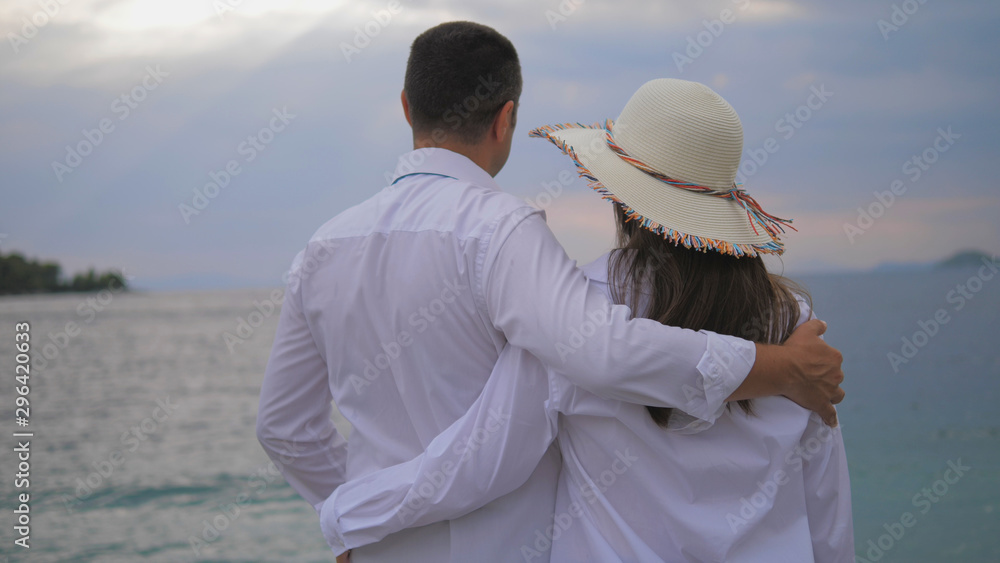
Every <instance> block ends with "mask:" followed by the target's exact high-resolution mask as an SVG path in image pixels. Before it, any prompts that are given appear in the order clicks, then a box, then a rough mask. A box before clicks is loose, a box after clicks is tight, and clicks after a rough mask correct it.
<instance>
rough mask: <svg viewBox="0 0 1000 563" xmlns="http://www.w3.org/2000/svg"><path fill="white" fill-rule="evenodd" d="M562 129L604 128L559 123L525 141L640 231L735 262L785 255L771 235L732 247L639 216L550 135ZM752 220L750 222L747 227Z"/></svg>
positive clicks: (535, 130)
mask: <svg viewBox="0 0 1000 563" xmlns="http://www.w3.org/2000/svg"><path fill="white" fill-rule="evenodd" d="M564 129H604V126H603V125H602V124H600V123H595V124H593V125H583V124H582V123H562V124H556V125H545V126H543V127H538V128H537V129H532V130H531V131H530V132H528V136H529V137H537V138H539V139H548V140H549V141H550V142H551V143H552V144H553V145H555V146H556V147H558V148H559V150H561V151H562V152H563V154H565V155H566V156H568V157H570V159H572V160H573V163H574V164H575V165H576V168H577V172H578V173H579V175H580V177H581V178H584V179H585V180H587V185H588V186H590V188H591V189H593V190H594V191H596V192H597V193H598V194H600V196H601V198H602V199H605V200H607V201H611V202H614V203H617V204H618V205H621V206H622V209H624V210H625V214H626V215H627V216H628V219H629V220H630V221H640V224H641V226H642V227H643V228H644V229H647V230H650V231H652V232H654V233H657V234H659V235H662V236H663V238H664V239H666V240H667V241H669V242H671V243H673V244H675V245H680V246H683V247H685V248H690V249H692V250H698V251H701V252H708V251H714V252H721V253H723V254H729V255H731V256H735V257H737V258H742V257H744V256H750V257H757V256H759V255H761V254H773V255H780V254H781V253H783V252H784V251H785V245H784V244H783V243H782V242H781V241H779V240H777V239H776V238H774V236H773V235H772V240H771V241H770V242H767V243H762V244H736V243H731V242H727V241H724V240H719V239H714V238H708V237H698V236H694V235H688V234H685V233H682V232H680V231H676V230H674V229H671V228H670V227H666V226H664V225H661V224H659V223H657V222H656V221H653V220H652V219H650V218H648V217H645V216H643V215H642V214H641V213H639V212H638V211H636V210H634V209H632V208H631V207H629V206H628V204H626V203H625V202H624V201H622V200H621V199H619V198H618V196H616V195H615V194H613V193H611V191H609V190H608V189H607V188H606V187H605V186H604V184H602V183H601V181H600V180H598V179H597V177H596V176H594V173H593V172H591V171H590V169H588V168H587V167H586V166H584V164H583V163H582V162H580V158H579V157H578V156H577V155H576V152H575V151H574V150H573V147H570V146H569V145H567V144H566V142H565V141H563V140H561V139H558V138H556V137H554V136H553V135H552V133H554V132H556V131H562V130H564ZM752 222H753V218H751V223H752Z"/></svg>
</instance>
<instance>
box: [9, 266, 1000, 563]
mask: <svg viewBox="0 0 1000 563" xmlns="http://www.w3.org/2000/svg"><path fill="white" fill-rule="evenodd" d="M972 278H977V279H978V281H973V282H971V283H970V280H971V279H972ZM801 281H803V282H804V283H805V284H806V285H807V287H808V288H809V289H810V290H811V292H812V296H813V298H814V301H815V309H816V311H817V312H818V314H819V315H820V317H821V318H823V319H825V320H826V321H828V322H829V324H830V330H829V332H828V335H827V339H828V341H829V342H831V343H833V344H834V345H835V346H837V347H839V348H840V349H841V350H842V351H843V352H844V355H845V358H846V359H845V372H846V373H847V377H848V380H847V382H846V384H845V388H846V389H847V392H848V398H847V400H846V401H845V402H844V403H843V404H842V405H841V407H840V416H841V424H842V426H843V431H844V436H845V440H846V443H847V449H848V458H849V462H850V469H851V480H852V494H853V499H854V523H855V535H856V538H857V544H856V554H857V555H858V557H859V559H858V560H859V561H861V560H862V559H860V558H864V560H878V561H905V562H935V563H936V562H943V561H967V562H996V561H1000V447H998V446H1000V414H998V408H997V406H998V400H1000V397H998V390H1000V336H998V335H1000V276H997V277H996V278H995V279H991V280H983V279H981V278H978V272H977V270H975V269H971V270H947V271H935V272H931V273H922V274H850V275H846V274H845V275H836V276H832V275H831V276H813V277H808V278H802V279H801ZM959 285H964V286H966V289H965V291H966V294H967V295H968V296H969V297H964V296H963V297H958V296H959V295H961V294H960V293H950V292H952V291H953V290H956V286H959ZM975 288H978V290H977V291H972V290H973V289H975ZM272 291H273V290H257V291H255V290H238V291H222V292H189V293H129V294H119V295H110V294H105V295H104V296H94V295H90V296H87V295H58V296H35V297H14V298H3V299H0V372H2V373H3V374H4V382H3V384H2V385H0V413H3V420H4V421H5V422H3V423H2V426H3V427H4V429H5V432H4V438H3V445H2V447H3V451H4V452H5V453H4V455H3V456H0V474H2V479H0V498H2V499H3V516H2V517H0V521H2V522H3V525H2V526H0V562H2V561H4V560H5V559H6V560H9V561H38V562H46V561H108V562H119V561H164V562H167V561H170V562H173V561H331V560H332V559H333V558H332V556H331V554H330V553H329V552H328V551H327V549H326V546H325V543H324V542H323V539H322V536H321V535H320V533H319V529H318V524H317V519H316V517H315V513H314V512H313V510H312V508H311V507H310V506H308V505H307V504H306V503H305V501H303V500H301V498H299V497H298V496H297V495H296V493H295V492H294V491H293V490H292V489H291V488H290V487H289V486H288V485H286V484H285V482H284V480H283V479H282V478H281V477H279V476H276V474H275V472H274V471H273V469H272V468H271V466H270V464H269V462H268V460H267V458H266V456H265V455H264V453H263V452H262V451H261V449H260V447H259V446H258V444H257V441H256V438H255V436H254V421H255V414H256V409H257V394H258V390H259V386H260V381H261V377H262V374H263V371H264V366H265V364H266V361H267V356H268V353H269V350H270V344H271V341H272V339H273V336H274V330H275V327H276V325H277V318H278V312H277V309H276V308H275V310H273V311H271V312H270V313H268V311H269V307H268V302H269V299H270V298H271V297H272ZM88 299H90V301H88ZM963 302H964V303H963ZM960 304H962V306H961V308H959V305H960ZM939 310H943V311H944V315H945V316H941V313H939ZM254 311H258V312H257V313H254ZM935 315H938V317H939V319H944V318H945V317H947V320H946V321H945V322H938V326H937V327H936V330H935V327H934V326H933V324H929V323H928V322H927V321H928V320H930V319H934V318H935ZM240 319H243V320H245V321H247V326H245V327H244V331H243V332H242V334H241V336H245V337H246V338H241V339H240V340H233V339H230V340H229V341H228V342H227V339H226V337H225V334H226V333H230V334H232V335H234V336H237V335H240V333H238V332H237V327H238V325H239V324H240ZM25 320H26V321H28V322H30V323H31V335H32V342H33V344H34V346H33V353H34V355H35V356H36V358H38V359H37V360H36V365H35V367H34V371H33V372H32V376H31V379H30V382H31V393H30V395H29V398H30V407H31V412H30V422H29V426H28V427H27V428H19V427H17V426H16V425H15V422H14V391H13V387H14V383H13V381H12V380H13V366H14V362H15V360H14V352H13V342H14V324H15V323H16V322H19V321H25ZM921 321H923V327H924V328H922V327H921V324H919V323H920V322H921ZM70 322H72V323H75V324H76V325H77V326H78V328H79V331H75V330H70V331H68V332H69V333H72V334H67V331H66V325H67V323H70ZM935 322H937V321H935ZM252 324H253V325H258V326H256V327H255V328H254V327H251V326H250V325H252ZM248 329H249V330H250V332H251V333H250V334H248V333H247V330H248ZM918 331H923V332H926V333H933V334H927V335H926V337H925V336H920V335H919V334H917V335H916V336H915V333H918ZM904 337H905V338H907V339H909V340H910V341H915V343H914V345H913V346H914V347H913V349H912V350H910V349H909V348H907V349H906V350H904V349H903V348H904V342H903V340H902V339H903V338H904ZM47 344H49V346H46V345H47ZM904 351H905V352H906V355H904ZM890 353H895V354H899V356H900V358H902V359H905V360H906V362H905V363H902V362H898V363H897V365H896V366H895V368H896V369H894V367H893V362H892V361H891V360H890V358H889V356H888V355H889V354H890ZM45 356H48V357H47V358H46V357H45ZM907 356H912V357H907ZM338 424H339V425H340V426H342V427H345V428H346V425H345V424H344V423H343V421H338ZM19 430H30V431H33V432H34V437H33V438H31V457H30V464H31V467H30V489H28V491H29V492H30V494H31V512H30V517H31V520H30V526H31V535H30V545H31V548H30V550H25V549H23V548H20V547H17V546H15V545H14V543H13V542H14V539H15V537H16V536H15V532H14V529H13V518H14V515H13V510H14V507H15V506H16V504H15V499H16V495H17V494H18V493H20V492H24V489H15V487H14V475H15V473H17V467H16V459H15V458H14V456H13V455H12V450H13V448H14V447H15V443H14V438H13V437H12V436H11V433H12V432H15V431H19ZM949 462H950V463H951V464H953V465H955V466H956V467H963V468H964V467H967V468H968V469H961V471H960V473H956V472H955V470H951V471H948V470H949V467H950V465H949ZM946 478H947V479H948V481H951V482H950V483H949V482H947V481H945V479H946ZM931 499H934V500H933V501H932V500H931ZM906 513H909V514H910V517H909V518H907V517H906V516H905V514H906ZM904 524H907V525H904ZM869 541H871V543H869ZM872 546H874V547H872Z"/></svg>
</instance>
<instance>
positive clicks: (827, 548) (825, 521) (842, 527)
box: [796, 296, 854, 563]
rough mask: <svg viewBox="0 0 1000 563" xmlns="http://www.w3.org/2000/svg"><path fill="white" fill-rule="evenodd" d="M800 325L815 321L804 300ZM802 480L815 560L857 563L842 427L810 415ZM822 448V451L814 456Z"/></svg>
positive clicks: (803, 445) (801, 306) (799, 300)
mask: <svg viewBox="0 0 1000 563" xmlns="http://www.w3.org/2000/svg"><path fill="white" fill-rule="evenodd" d="M796 297H797V299H798V302H799V312H800V316H799V323H798V324H802V323H803V322H805V321H807V320H811V319H815V318H816V315H815V313H813V311H812V309H811V308H810V307H809V304H808V303H807V302H806V300H805V299H804V298H803V297H801V296H796ZM801 447H802V477H803V484H804V486H805V495H806V515H807V518H808V520H809V534H810V536H811V537H812V545H813V559H815V560H816V561H830V562H832V563H854V520H853V516H852V512H851V480H850V477H849V475H848V470H847V452H846V451H845V449H844V436H843V435H842V434H841V431H840V426H837V427H836V428H830V427H829V426H827V425H826V424H825V423H824V422H823V421H822V419H820V417H819V415H817V414H816V413H811V415H810V417H809V423H808V425H807V426H806V431H805V434H804V437H803V440H802V444H801ZM817 448H819V451H818V452H816V453H815V454H812V452H813V451H815V450H816V449H817Z"/></svg>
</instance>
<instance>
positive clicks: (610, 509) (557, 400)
mask: <svg viewBox="0 0 1000 563" xmlns="http://www.w3.org/2000/svg"><path fill="white" fill-rule="evenodd" d="M532 136H536V137H543V138H548V139H549V140H551V141H552V142H553V143H555V144H556V145H557V146H558V147H559V148H560V149H561V150H563V152H564V153H566V154H567V155H568V156H570V157H571V158H572V159H573V160H574V161H575V162H576V165H577V166H578V168H579V170H580V174H581V176H584V177H586V178H588V179H589V180H590V182H591V186H592V187H593V188H594V189H595V190H597V191H599V192H600V193H601V194H602V195H603V197H604V198H605V199H608V200H611V201H612V202H613V203H614V213H615V218H616V223H617V227H618V242H619V244H618V248H617V249H615V250H614V251H612V252H611V253H609V254H607V255H605V256H603V257H601V258H599V259H598V260H596V261H595V262H593V263H591V264H590V265H588V266H586V267H585V268H584V272H585V273H586V274H587V276H588V277H589V278H590V281H591V283H592V284H593V286H594V287H595V288H597V289H599V290H601V291H604V292H606V293H607V294H608V295H609V296H610V297H611V299H612V300H613V301H615V302H617V303H622V304H626V305H629V306H630V307H631V309H632V311H633V313H634V314H636V315H641V316H645V317H648V318H651V319H656V320H659V321H660V322H663V323H666V324H670V325H674V326H679V327H682V328H687V329H691V330H707V331H713V332H716V333H719V334H730V335H734V336H740V337H743V338H746V339H748V340H755V341H759V342H768V343H780V342H782V341H784V340H785V339H786V338H787V337H788V336H789V335H790V334H791V332H792V330H793V329H794V328H795V327H796V326H797V325H798V324H800V323H802V322H805V321H806V320H808V319H809V318H811V310H810V305H809V303H808V301H807V300H806V298H805V296H804V294H803V293H802V292H801V291H800V290H797V289H796V288H795V287H794V286H793V285H791V284H790V283H789V282H787V281H786V280H783V279H782V278H779V277H776V276H772V275H769V274H768V273H767V270H766V268H765V265H764V262H763V260H762V258H761V255H762V254H780V253H781V252H782V251H783V246H782V244H781V243H780V241H779V239H778V236H779V233H780V232H783V226H786V225H787V223H788V222H787V221H784V220H781V219H777V218H775V217H773V216H771V215H768V214H767V213H765V212H764V211H763V210H762V209H761V208H760V206H759V205H758V204H757V203H756V201H755V200H754V199H753V198H751V197H750V196H749V195H748V194H747V193H746V192H745V191H743V190H742V189H739V188H738V187H737V186H736V185H735V184H734V179H735V176H736V170H737V167H738V165H739V160H740V155H741V153H742V143H743V132H742V126H741V125H740V121H739V118H738V116H737V115H736V112H735V111H734V110H733V108H732V107H731V106H730V105H729V104H728V103H727V102H726V101H725V100H723V99H722V98H721V97H720V96H718V94H716V93H715V92H713V91H712V90H711V89H709V88H708V87H706V86H704V85H701V84H697V83H693V82H686V81H681V80H668V79H661V80H654V81H651V82H649V83H647V84H645V85H643V86H642V87H641V88H640V89H639V90H638V91H637V92H636V93H635V95H633V97H632V99H631V100H630V101H629V103H628V105H626V107H625V108H624V110H623V111H622V113H621V115H620V116H619V118H618V119H617V120H616V121H615V122H611V121H608V122H607V124H606V125H605V126H603V127H602V126H600V125H595V126H593V127H584V126H579V125H563V126H557V127H544V128H540V129H536V130H535V131H533V132H532ZM590 319H591V320H590V321H588V322H601V317H600V315H599V314H596V315H592V316H590ZM587 333H588V329H587V326H581V327H579V329H578V330H576V331H573V332H572V333H571V334H570V335H569V336H568V337H567V340H566V342H565V343H559V344H557V346H562V349H561V350H560V354H572V353H573V351H574V350H576V349H579V348H580V347H581V346H586V345H587V341H586V335H587ZM722 361H751V362H752V358H728V359H722ZM525 386H536V387H537V388H538V391H537V393H535V396H537V397H538V400H537V401H536V402H535V403H534V404H526V403H531V402H530V401H523V400H520V401H514V400H513V397H514V396H519V397H523V396H524V392H523V390H524V387H525ZM692 392H694V390H692ZM557 436H558V448H559V451H560V452H561V455H562V460H563V465H562V470H561V472H560V475H559V477H558V486H557V491H556V495H555V508H554V516H553V524H552V526H551V527H549V528H547V529H546V530H538V531H537V533H536V535H535V536H534V537H533V538H527V539H525V538H512V541H516V542H521V554H522V556H523V557H524V559H525V560H526V561H534V560H546V559H548V557H549V556H550V553H549V550H550V549H551V560H552V561H556V562H563V561H602V562H603V561H790V562H804V561H823V562H826V561H853V532H852V521H851V505H850V487H849V482H848V475H847V464H846V458H845V455H844V447H843V441H842V438H841V434H840V430H839V429H838V428H829V427H827V426H825V425H824V424H823V423H822V421H821V420H820V419H819V418H818V417H817V416H816V415H814V414H811V413H810V412H809V411H807V410H805V409H802V408H801V407H799V406H798V405H796V404H794V403H793V402H791V401H789V400H787V399H784V398H782V397H770V398H764V399H757V400H754V401H753V402H749V401H740V402H738V403H737V404H735V405H733V404H732V403H730V404H729V406H728V407H726V408H725V409H724V412H719V413H717V418H715V419H714V420H707V421H706V420H697V419H693V418H691V417H689V416H687V415H685V414H684V413H682V412H680V411H676V412H674V411H671V410H670V409H662V408H652V407H644V406H642V405H633V404H629V403H624V402H620V401H612V400H606V399H603V398H601V397H598V396H595V395H593V394H591V393H589V392H587V391H585V390H583V389H580V388H578V387H575V386H574V385H572V384H571V383H569V381H568V380H566V379H565V378H564V377H562V376H559V375H557V374H555V373H553V372H549V371H547V370H546V369H545V368H544V366H542V364H541V363H540V362H539V361H538V360H536V359H535V358H534V357H533V356H531V355H530V354H528V353H526V352H524V351H523V350H519V349H516V348H512V347H509V346H508V347H507V348H505V349H504V351H503V353H502V354H501V356H500V360H499V361H498V362H497V365H496V367H495V369H494V373H493V375H492V376H491V377H490V380H489V382H488V383H487V386H486V388H485V389H484V391H483V394H482V396H480V397H479V399H478V400H477V402H476V404H474V405H473V407H472V408H471V409H470V411H469V413H468V414H467V415H466V416H465V417H463V418H462V419H459V420H458V421H456V422H455V424H454V425H452V426H451V427H450V428H449V429H448V430H446V431H445V432H444V433H442V434H441V435H440V436H438V438H436V439H435V440H434V441H433V442H432V443H431V445H430V446H429V447H428V449H427V451H426V452H425V453H424V454H423V455H421V456H419V457H417V458H415V459H414V460H412V461H411V462H408V463H406V464H401V465H399V466H396V467H394V468H388V469H386V470H383V471H385V472H392V473H393V474H394V479H393V482H394V483H396V485H395V486H393V487H383V486H382V485H383V482H382V481H380V480H379V474H380V473H381V472H377V473H375V474H373V475H372V476H370V477H366V478H365V479H364V481H365V482H364V483H363V484H359V485H357V486H353V485H351V484H349V485H347V486H344V487H341V489H338V491H337V492H335V493H334V494H333V495H332V496H331V497H330V499H328V500H327V502H326V503H325V504H324V506H323V509H322V520H323V528H324V533H327V534H331V533H333V534H340V536H341V537H340V538H339V539H343V537H344V536H347V535H348V534H351V537H350V538H348V539H350V540H352V541H353V543H354V544H357V543H358V542H359V541H377V540H378V539H379V537H383V536H384V535H385V534H386V533H390V532H393V531H396V530H398V529H401V528H404V527H412V526H419V525H425V524H429V523H431V522H434V521H437V520H440V519H451V518H456V517H458V516H461V515H463V514H465V513H467V512H469V511H471V510H473V509H475V508H478V507H479V506H482V505H483V504H485V503H486V502H488V501H490V500H493V499H496V498H498V497H500V496H501V495H503V494H505V493H507V492H509V491H512V490H514V489H515V488H517V487H518V486H520V484H522V483H524V481H525V479H527V477H528V475H529V474H530V473H531V470H532V468H533V467H534V465H535V464H536V463H537V460H538V459H540V458H541V456H542V455H545V453H546V450H547V448H548V447H549V446H550V445H551V443H552V442H553V440H555V439H556V437H557ZM532 460H534V461H532ZM401 474H402V475H407V478H406V479H405V480H403V481H405V482H407V483H408V486H406V487H400V486H399V485H398V483H400V482H401V480H400V475H401ZM352 487H353V488H352ZM545 502H549V501H548V500H546V499H540V503H545ZM539 509H540V510H541V509H551V507H546V506H540V507H539ZM348 520H349V521H350V522H352V524H351V526H350V528H351V529H350V530H343V529H338V525H339V524H343V522H345V521H348ZM338 523H339V524H338ZM362 523H363V524H362ZM366 534H367V535H366ZM359 538H365V539H363V540H359ZM471 555H472V554H470V556H471ZM475 555H476V557H475V559H476V560H478V561H488V560H490V554H475Z"/></svg>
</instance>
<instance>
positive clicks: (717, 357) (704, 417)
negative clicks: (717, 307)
mask: <svg viewBox="0 0 1000 563" xmlns="http://www.w3.org/2000/svg"><path fill="white" fill-rule="evenodd" d="M703 334H705V335H706V336H708V343H707V346H706V349H705V353H704V355H702V357H701V361H700V362H698V372H699V373H700V374H701V377H702V381H701V383H702V388H701V389H691V388H687V386H685V387H686V388H685V390H684V391H685V393H684V394H685V396H686V398H687V407H686V408H685V409H684V410H685V411H686V412H687V413H688V414H689V415H690V417H681V419H680V420H678V423H679V424H680V425H681V428H687V429H688V431H695V432H697V431H701V430H704V429H705V428H708V426H710V425H711V424H714V423H715V421H716V419H718V418H719V417H720V416H722V413H723V412H724V411H725V408H726V399H727V398H728V397H729V396H730V395H732V394H733V392H734V391H736V388H737V387H739V386H740V385H741V384H742V383H743V380H744V379H746V377H747V375H749V374H750V368H752V367H753V364H754V361H756V359H757V347H756V346H755V345H754V343H753V342H748V341H746V340H743V339H742V338H737V337H735V336H725V335H721V334H715V333H714V332H705V331H703Z"/></svg>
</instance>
